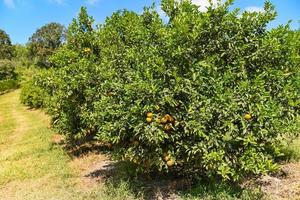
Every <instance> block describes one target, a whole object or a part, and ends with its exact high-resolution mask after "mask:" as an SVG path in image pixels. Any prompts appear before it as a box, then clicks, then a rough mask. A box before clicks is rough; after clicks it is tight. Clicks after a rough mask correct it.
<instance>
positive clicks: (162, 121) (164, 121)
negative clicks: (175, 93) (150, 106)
mask: <svg viewBox="0 0 300 200" xmlns="http://www.w3.org/2000/svg"><path fill="white" fill-rule="evenodd" d="M167 122H168V120H167V119H166V118H165V117H163V118H161V120H160V123H162V124H165V123H167Z"/></svg>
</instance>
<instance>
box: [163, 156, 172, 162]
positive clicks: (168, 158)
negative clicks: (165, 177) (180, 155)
mask: <svg viewBox="0 0 300 200" xmlns="http://www.w3.org/2000/svg"><path fill="white" fill-rule="evenodd" d="M163 159H164V161H166V162H167V161H169V160H171V157H170V156H169V155H165V156H164V157H163Z"/></svg>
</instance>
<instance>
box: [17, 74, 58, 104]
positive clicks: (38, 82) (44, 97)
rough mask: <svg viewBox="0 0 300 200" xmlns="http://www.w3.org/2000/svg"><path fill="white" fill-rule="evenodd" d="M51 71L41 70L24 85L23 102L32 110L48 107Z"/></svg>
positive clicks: (22, 91)
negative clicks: (47, 89) (48, 84)
mask: <svg viewBox="0 0 300 200" xmlns="http://www.w3.org/2000/svg"><path fill="white" fill-rule="evenodd" d="M52 74H53V73H51V71H47V70H40V71H39V72H37V74H35V75H34V77H33V78H32V79H31V80H29V81H28V82H26V83H25V84H23V87H22V90H21V98H20V100H21V102H22V103H23V104H25V105H27V106H29V107H31V108H41V107H48V106H49V105H48V104H49V103H50V102H51V100H50V94H49V93H47V91H46V88H47V85H46V84H47V83H48V82H49V80H51V75H52Z"/></svg>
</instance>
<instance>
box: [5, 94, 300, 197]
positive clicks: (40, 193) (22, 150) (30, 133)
mask: <svg viewBox="0 0 300 200" xmlns="http://www.w3.org/2000/svg"><path fill="white" fill-rule="evenodd" d="M19 94H20V91H19V90H16V91H14V92H10V93H7V94H4V95H1V96H0V199H1V200H2V199H3V200H4V199H5V200H6V199H14V200H19V199H20V200H21V199H22V200H42V199H53V200H54V199H55V200H56V199H58V200H67V199H68V200H81V199H82V200H83V199H84V200H92V199H99V200H102V199H103V200H110V199H111V200H118V199H120V200H124V199H126V200H136V199H156V198H158V196H159V197H163V196H164V195H168V194H164V189H166V187H165V186H166V185H167V181H166V180H167V178H163V177H160V176H159V175H156V178H155V179H154V180H147V178H136V177H134V174H135V172H134V171H133V169H132V166H130V165H128V164H126V163H117V164H116V165H115V166H116V168H115V170H114V171H115V172H114V174H113V175H112V176H111V177H110V178H109V179H107V180H106V181H103V180H102V181H100V182H99V183H96V184H94V185H93V186H92V187H90V186H89V185H85V183H84V182H83V181H82V178H83V177H82V175H79V174H80V173H81V170H82V169H81V168H83V165H89V164H92V163H94V162H97V157H95V158H94V159H82V158H79V159H80V160H79V161H78V162H77V164H74V162H75V161H74V160H72V158H70V156H69V155H67V154H66V152H65V151H64V150H63V149H62V147H60V146H58V145H54V144H53V143H52V136H53V135H54V134H55V133H54V132H53V131H52V130H50V129H48V128H47V127H48V124H49V118H48V117H47V116H46V115H45V114H44V113H43V112H42V111H39V110H28V109H27V108H26V107H24V106H23V105H21V104H20V103H19ZM293 145H294V146H292V148H293V149H294V150H295V149H298V150H299V151H300V139H299V140H297V141H295V142H294V143H293ZM295 155H299V153H298V154H295ZM87 156H89V155H87ZM90 158H91V156H90ZM98 161H99V160H98ZM173 180H174V178H173ZM175 181H178V180H176V179H175ZM149 185H150V187H151V188H152V189H153V188H156V189H157V188H158V191H151V192H149ZM161 186H162V187H161ZM175 197H176V199H183V200H193V199H195V200H196V199H204V200H212V199H214V200H218V199H219V200H221V199H222V200H226V199H227V200H237V199H245V200H247V199H249V200H250V199H263V196H262V193H261V192H260V191H259V190H247V189H241V188H239V187H235V186H230V185H227V184H220V183H218V184H212V183H208V182H206V183H204V182H199V183H198V184H196V185H193V186H192V187H189V189H187V190H186V189H185V190H181V191H179V190H177V191H176V192H175Z"/></svg>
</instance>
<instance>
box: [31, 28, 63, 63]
mask: <svg viewBox="0 0 300 200" xmlns="http://www.w3.org/2000/svg"><path fill="white" fill-rule="evenodd" d="M64 39H65V27H64V26H63V25H61V24H58V23H49V24H46V25H44V26H42V27H41V28H39V29H38V30H37V31H36V32H35V33H34V34H33V35H32V36H31V37H30V38H29V41H28V48H29V56H30V57H31V58H36V59H37V65H39V66H42V67H49V64H50V63H49V61H48V58H49V56H51V55H52V54H53V52H54V51H55V50H56V49H57V48H59V47H60V46H61V45H62V44H63V42H64Z"/></svg>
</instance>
